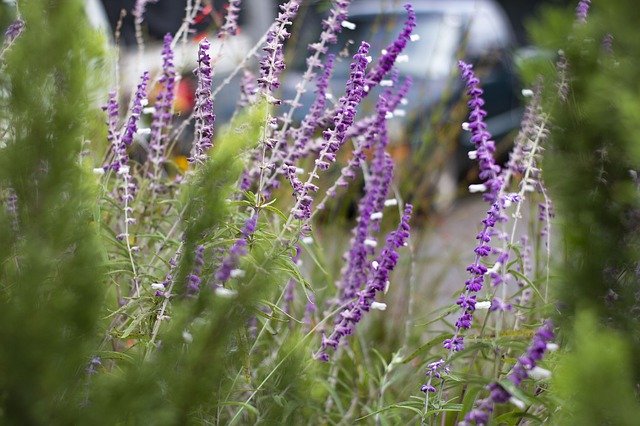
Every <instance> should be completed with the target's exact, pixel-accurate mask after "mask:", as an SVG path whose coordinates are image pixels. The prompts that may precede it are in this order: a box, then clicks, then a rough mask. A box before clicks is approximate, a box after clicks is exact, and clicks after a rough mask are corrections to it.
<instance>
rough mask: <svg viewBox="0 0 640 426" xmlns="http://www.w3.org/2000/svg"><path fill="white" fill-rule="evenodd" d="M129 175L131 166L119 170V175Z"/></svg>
mask: <svg viewBox="0 0 640 426" xmlns="http://www.w3.org/2000/svg"><path fill="white" fill-rule="evenodd" d="M128 173H129V166H120V168H119V169H118V174H119V175H126V174H128Z"/></svg>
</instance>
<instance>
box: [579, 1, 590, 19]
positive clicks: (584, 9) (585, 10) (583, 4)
mask: <svg viewBox="0 0 640 426" xmlns="http://www.w3.org/2000/svg"><path fill="white" fill-rule="evenodd" d="M590 5H591V0H580V1H579V2H578V6H577V7H576V21H577V22H578V23H580V24H586V23H587V15H589V6H590Z"/></svg>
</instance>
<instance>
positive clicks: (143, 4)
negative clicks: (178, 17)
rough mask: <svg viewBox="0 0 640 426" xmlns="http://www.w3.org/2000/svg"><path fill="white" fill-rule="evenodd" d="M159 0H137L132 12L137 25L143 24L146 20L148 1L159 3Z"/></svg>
mask: <svg viewBox="0 0 640 426" xmlns="http://www.w3.org/2000/svg"><path fill="white" fill-rule="evenodd" d="M157 2H158V0H136V3H135V5H134V6H133V10H132V11H131V14H132V15H133V19H134V21H135V24H136V25H138V26H139V25H141V24H142V21H143V20H144V14H145V13H146V11H147V4H148V3H157Z"/></svg>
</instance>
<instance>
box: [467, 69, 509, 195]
mask: <svg viewBox="0 0 640 426" xmlns="http://www.w3.org/2000/svg"><path fill="white" fill-rule="evenodd" d="M458 68H459V69H460V72H461V74H462V79H463V80H464V82H465V84H466V86H467V95H469V97H470V98H471V99H470V100H469V102H468V103H467V105H468V106H469V109H470V110H471V112H470V114H469V131H470V132H471V142H473V143H474V145H475V146H476V151H475V152H474V155H475V158H476V159H477V160H478V164H479V166H480V174H479V176H480V179H481V180H482V181H483V182H484V183H483V185H484V186H483V189H485V193H484V199H485V201H488V202H490V203H493V202H495V201H496V199H497V197H498V193H499V192H500V188H502V179H501V177H500V170H501V168H500V166H499V165H498V164H496V161H495V159H494V157H493V155H494V153H495V150H496V143H495V142H494V141H493V137H492V136H491V133H489V131H488V130H487V123H486V122H485V121H484V118H485V117H486V116H487V112H486V111H485V110H484V109H483V108H482V107H483V106H484V99H483V98H482V95H483V94H484V91H483V90H482V89H481V88H480V80H478V78H477V77H476V76H475V74H474V72H473V66H472V65H471V64H467V63H465V62H463V61H460V62H458Z"/></svg>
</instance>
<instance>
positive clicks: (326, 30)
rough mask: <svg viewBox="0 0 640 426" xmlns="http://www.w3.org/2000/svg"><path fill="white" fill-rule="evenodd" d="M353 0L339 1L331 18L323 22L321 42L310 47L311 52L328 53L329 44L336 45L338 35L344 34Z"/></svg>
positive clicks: (333, 9) (330, 14) (332, 10)
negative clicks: (343, 25)
mask: <svg viewBox="0 0 640 426" xmlns="http://www.w3.org/2000/svg"><path fill="white" fill-rule="evenodd" d="M349 4H351V0H337V1H335V2H334V4H333V8H332V9H331V12H330V13H329V16H328V17H327V18H326V19H324V20H323V21H322V33H320V41H318V42H317V43H312V44H310V45H309V50H311V51H314V52H318V53H327V44H335V43H336V42H337V41H338V34H339V33H340V32H342V23H343V22H344V21H345V20H346V19H347V16H348V9H349Z"/></svg>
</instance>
